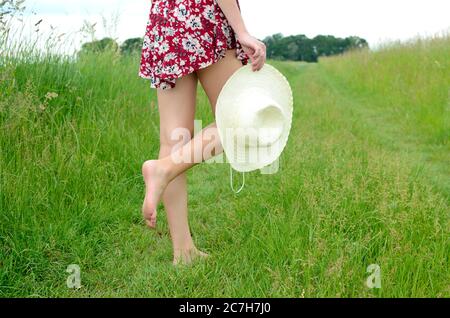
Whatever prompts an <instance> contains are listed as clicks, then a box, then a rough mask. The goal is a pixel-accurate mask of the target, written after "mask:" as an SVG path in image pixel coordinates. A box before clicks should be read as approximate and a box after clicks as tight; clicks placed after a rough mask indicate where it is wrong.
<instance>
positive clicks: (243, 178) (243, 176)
mask: <svg viewBox="0 0 450 318" xmlns="http://www.w3.org/2000/svg"><path fill="white" fill-rule="evenodd" d="M244 185H245V172H242V185H241V187H240V188H239V189H238V190H237V191H236V190H235V189H234V186H233V168H231V165H230V186H231V190H232V191H233V192H234V193H235V194H238V193H239V192H241V191H242V189H244Z"/></svg>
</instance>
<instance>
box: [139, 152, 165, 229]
mask: <svg viewBox="0 0 450 318" xmlns="http://www.w3.org/2000/svg"><path fill="white" fill-rule="evenodd" d="M142 175H143V177H144V181H145V199H144V204H143V206H142V214H143V216H144V218H145V221H146V223H147V226H148V227H151V228H155V227H156V214H157V211H156V208H157V206H158V203H159V201H160V200H161V196H162V194H163V192H164V189H165V188H166V187H167V184H168V183H169V181H170V180H169V171H168V169H167V168H166V167H165V166H164V164H163V163H162V162H161V161H160V160H149V161H146V162H144V164H143V165H142Z"/></svg>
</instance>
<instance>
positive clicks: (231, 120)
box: [216, 64, 293, 180]
mask: <svg viewBox="0 0 450 318" xmlns="http://www.w3.org/2000/svg"><path fill="white" fill-rule="evenodd" d="M292 111H293V97H292V90H291V87H290V86H289V83H288V81H287V79H286V78H285V77H284V76H283V75H282V74H281V73H280V72H279V71H278V70H277V69H276V68H274V67H273V66H271V65H269V64H265V65H264V66H263V68H262V69H261V70H259V71H257V72H253V71H252V69H251V66H250V65H246V66H243V67H241V68H240V69H239V70H238V71H236V72H235V73H234V74H233V75H232V76H231V77H230V78H229V79H228V81H227V82H226V84H225V85H224V87H223V89H222V91H221V93H220V95H219V97H218V100H217V106H216V125H217V129H218V132H219V137H220V140H221V142H222V146H223V149H224V153H225V155H226V158H227V161H228V162H229V163H230V165H231V167H232V168H233V169H235V170H237V171H239V172H249V171H253V170H257V169H262V168H264V167H266V166H268V165H270V164H272V163H274V162H275V161H276V160H277V159H278V157H279V156H280V154H281V152H282V151H283V149H284V147H285V146H286V143H287V140H288V137H289V132H290V129H291V122H292ZM244 180H245V179H244Z"/></svg>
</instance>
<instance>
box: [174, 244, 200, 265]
mask: <svg viewBox="0 0 450 318" xmlns="http://www.w3.org/2000/svg"><path fill="white" fill-rule="evenodd" d="M207 257H209V254H207V253H205V252H202V251H200V250H198V249H197V248H195V247H194V248H192V249H188V250H175V251H174V255H173V265H188V264H191V263H192V262H194V261H196V260H200V259H205V258H207Z"/></svg>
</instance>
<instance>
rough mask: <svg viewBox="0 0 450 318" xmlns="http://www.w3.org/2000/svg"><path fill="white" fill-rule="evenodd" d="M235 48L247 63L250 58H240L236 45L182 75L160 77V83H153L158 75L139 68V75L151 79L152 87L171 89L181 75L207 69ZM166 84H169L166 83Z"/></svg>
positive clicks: (222, 50)
mask: <svg viewBox="0 0 450 318" xmlns="http://www.w3.org/2000/svg"><path fill="white" fill-rule="evenodd" d="M233 49H234V50H235V54H236V57H237V58H238V60H239V61H240V62H241V63H242V65H246V64H247V63H248V60H249V58H244V59H240V58H239V54H238V53H237V50H238V48H237V47H234V48H224V49H221V50H220V52H219V53H218V57H217V59H214V60H213V61H211V62H210V63H207V64H205V65H202V66H201V67H199V68H196V69H194V70H193V71H191V72H187V73H182V74H180V75H178V76H175V77H166V78H163V79H160V83H159V84H154V83H153V82H154V81H153V79H154V78H157V77H153V76H151V75H144V73H143V72H142V71H140V70H139V73H138V76H139V77H141V78H143V79H147V80H151V81H152V83H151V84H150V88H155V89H164V90H168V89H171V88H174V87H175V81H176V80H177V79H179V78H181V77H183V76H186V75H189V74H192V73H195V72H196V71H198V70H202V69H205V68H207V67H209V66H211V65H213V64H215V63H217V62H219V61H220V60H221V59H223V58H224V57H225V56H226V51H227V50H233ZM164 84H167V86H166V85H164ZM161 86H165V87H164V88H162V87H161Z"/></svg>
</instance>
